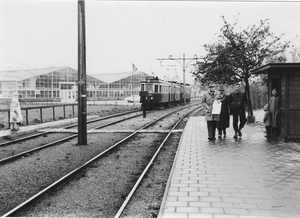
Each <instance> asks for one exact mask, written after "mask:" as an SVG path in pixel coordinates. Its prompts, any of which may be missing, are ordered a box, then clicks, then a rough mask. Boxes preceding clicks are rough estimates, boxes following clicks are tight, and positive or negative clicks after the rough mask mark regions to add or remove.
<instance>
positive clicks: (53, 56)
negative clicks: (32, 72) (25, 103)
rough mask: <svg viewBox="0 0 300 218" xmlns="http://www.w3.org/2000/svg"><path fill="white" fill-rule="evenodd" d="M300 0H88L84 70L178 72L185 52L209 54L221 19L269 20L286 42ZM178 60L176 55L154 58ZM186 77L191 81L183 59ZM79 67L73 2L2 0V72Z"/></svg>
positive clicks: (299, 17) (244, 23)
mask: <svg viewBox="0 0 300 218" xmlns="http://www.w3.org/2000/svg"><path fill="white" fill-rule="evenodd" d="M299 12H300V1H290V2H286V1H278V2H275V1H272V2H257V1H256V2H251V1H248V2H241V1H231V2H230V1H210V2H209V1H97V0H93V1H92V0H86V1H85V19H86V73H87V74H89V75H91V74H104V73H122V72H125V71H131V70H132V63H133V64H134V65H135V66H136V67H137V68H138V70H139V71H143V72H145V73H148V74H151V72H154V74H155V75H157V76H158V77H160V78H162V79H163V78H164V77H167V78H170V79H172V78H175V77H176V76H178V78H179V80H180V81H182V78H183V66H182V58H183V55H185V57H186V58H193V57H194V55H197V57H199V58H201V57H204V56H205V55H206V52H205V50H204V48H203V45H204V44H213V43H214V42H216V41H217V40H218V37H217V36H218V35H219V34H220V29H221V27H222V26H223V25H224V22H223V20H222V18H221V16H225V19H226V20H227V21H228V22H229V23H233V22H234V20H235V17H238V19H239V22H238V25H239V27H240V28H241V29H245V28H247V27H248V26H252V25H258V23H259V21H260V20H264V19H270V20H269V22H270V28H271V31H272V32H274V33H275V34H276V35H278V36H280V35H281V34H282V33H285V36H284V37H283V40H285V41H289V40H294V39H295V38H296V36H297V35H298V36H300V27H299V21H300V13H299ZM169 55H172V57H173V58H181V60H179V61H174V60H173V61H169V60H164V61H162V62H160V61H158V60H157V59H159V58H166V59H167V58H168V57H169ZM187 62H188V61H186V65H187V66H186V67H187V69H186V74H185V80H186V82H188V83H191V82H192V81H193V79H192V77H191V75H190V71H191V64H193V63H194V61H191V62H190V63H189V64H187ZM52 66H68V67H71V68H73V69H76V70H77V68H78V2H77V1H74V0H0V70H1V71H3V70H24V69H37V68H47V67H52Z"/></svg>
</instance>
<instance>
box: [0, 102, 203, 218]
mask: <svg viewBox="0 0 300 218" xmlns="http://www.w3.org/2000/svg"><path fill="white" fill-rule="evenodd" d="M195 105H197V104H195ZM195 105H189V106H185V107H184V108H180V109H177V110H175V111H172V112H171V113H168V114H166V115H163V116H161V117H159V118H158V119H156V120H154V121H152V122H150V123H148V124H146V125H145V126H143V127H141V128H139V129H138V130H136V131H134V132H133V133H132V134H130V135H128V136H127V137H125V138H123V139H122V140H120V141H119V142H117V143H115V144H114V145H112V146H111V147H109V148H107V149H106V150H104V151H102V152H101V153H100V154H98V155H96V156H95V157H93V158H92V159H90V160H88V161H87V162H85V163H84V164H83V165H81V166H79V167H77V168H76V169H74V170H73V171H71V172H70V173H68V174H67V175H65V176H63V177H62V178H60V179H59V180H57V181H55V182H54V183H52V184H51V185H49V186H48V187H46V188H44V189H43V190H41V191H40V192H38V193H37V194H35V195H34V196H32V197H30V198H29V199H28V200H26V201H24V202H23V203H21V204H20V205H18V206H17V207H15V208H13V209H12V210H10V211H8V212H7V213H5V214H4V215H2V216H1V217H11V216H15V215H17V214H18V213H20V212H21V211H22V210H24V209H26V208H27V207H29V206H30V205H31V204H33V203H34V202H36V201H37V200H38V199H40V198H42V197H43V196H44V195H46V194H47V193H48V192H49V191H51V190H53V189H55V188H57V187H59V186H60V185H62V184H64V183H66V182H67V181H68V180H70V179H71V178H72V177H73V176H74V175H75V174H76V173H79V172H80V171H81V170H83V169H86V168H87V167H88V165H89V164H90V163H92V162H94V161H95V160H97V159H99V158H100V157H102V156H103V155H105V154H107V153H108V152H109V151H110V150H112V149H113V148H115V147H117V146H118V145H120V144H121V143H123V142H125V141H126V140H128V139H129V138H131V137H133V136H134V135H136V134H137V133H139V132H140V131H141V130H143V129H145V128H147V127H149V126H151V125H152V124H154V123H156V122H158V121H159V120H162V119H163V118H165V117H167V116H169V115H171V114H173V113H176V112H177V111H179V110H182V109H185V108H188V107H191V106H195Z"/></svg>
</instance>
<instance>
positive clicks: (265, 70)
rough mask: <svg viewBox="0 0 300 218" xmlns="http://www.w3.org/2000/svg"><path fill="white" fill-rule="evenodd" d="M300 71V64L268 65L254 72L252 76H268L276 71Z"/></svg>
mask: <svg viewBox="0 0 300 218" xmlns="http://www.w3.org/2000/svg"><path fill="white" fill-rule="evenodd" d="M291 68H293V69H295V68H298V69H300V63H268V64H266V65H263V66H260V67H258V68H256V69H254V70H253V71H251V74H268V73H270V72H272V70H274V69H291Z"/></svg>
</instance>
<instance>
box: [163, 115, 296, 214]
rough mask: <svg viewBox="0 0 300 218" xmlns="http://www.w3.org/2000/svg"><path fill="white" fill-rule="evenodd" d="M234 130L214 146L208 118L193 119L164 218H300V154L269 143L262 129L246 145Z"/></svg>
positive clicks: (246, 134) (251, 132) (252, 129)
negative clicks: (209, 133) (208, 133)
mask: <svg viewBox="0 0 300 218" xmlns="http://www.w3.org/2000/svg"><path fill="white" fill-rule="evenodd" d="M255 115H256V114H255ZM262 116H263V115H262V113H260V114H258V115H257V116H256V120H262ZM230 125H231V127H229V128H228V129H227V137H226V138H221V139H218V138H217V139H216V140H215V141H212V142H210V141H208V139H207V129H206V121H205V118H204V117H203V116H202V117H201V116H199V117H191V118H189V120H188V122H187V125H186V127H185V129H184V131H183V134H182V137H181V140H180V143H179V147H178V151H177V154H176V158H175V160H174V163H173V168H172V172H171V174H170V177H169V180H168V183H167V187H166V189H165V193H164V197H163V201H162V204H161V207H160V212H159V215H158V217H159V218H204V217H205V218H223V217H224V218H229V217H230V218H259V217H260V218H261V217H289V218H291V217H293V218H296V217H300V206H299V205H300V153H299V152H297V151H296V150H294V149H291V146H287V145H288V144H289V143H284V142H277V141H274V140H271V139H267V138H265V137H264V135H265V133H264V131H265V129H264V126H262V125H259V124H257V123H256V124H255V125H254V124H246V126H245V127H244V129H243V130H242V133H243V136H242V138H241V139H234V138H233V135H234V132H233V130H232V122H231V123H230Z"/></svg>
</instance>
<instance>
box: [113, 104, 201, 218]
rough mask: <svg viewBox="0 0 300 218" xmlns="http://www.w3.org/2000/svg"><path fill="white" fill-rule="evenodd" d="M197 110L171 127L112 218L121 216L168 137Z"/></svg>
mask: <svg viewBox="0 0 300 218" xmlns="http://www.w3.org/2000/svg"><path fill="white" fill-rule="evenodd" d="M198 109H199V108H195V109H194V110H192V111H189V112H188V113H187V114H185V115H184V116H182V117H181V118H180V119H179V120H178V121H177V122H176V123H175V125H174V126H173V127H172V129H171V130H170V131H169V133H168V134H167V136H166V137H165V139H164V140H163V142H162V143H161V144H160V146H159V147H158V149H157V150H156V152H155V153H154V155H153V156H152V158H151V160H150V161H149V163H148V165H147V166H146V168H145V169H144V171H143V172H142V174H141V175H140V177H139V178H138V180H137V181H136V183H135V184H134V186H133V188H132V189H131V191H130V192H129V194H128V195H127V197H126V199H125V201H124V202H123V204H122V206H121V207H120V209H119V210H118V212H117V214H116V215H115V217H114V218H119V217H120V216H121V214H122V212H123V211H124V209H125V207H126V206H127V205H128V202H129V201H130V199H131V198H132V196H133V194H134V193H135V191H136V190H137V188H138V186H139V185H140V183H141V181H142V180H143V178H144V177H145V175H146V173H147V172H148V170H149V169H150V167H151V165H152V164H153V162H154V160H155V158H156V157H157V156H158V154H159V152H160V150H161V148H162V147H163V146H164V144H165V142H166V141H167V140H168V138H169V137H170V135H171V134H172V132H173V130H174V129H175V128H176V127H177V126H178V124H179V123H180V122H181V121H182V120H183V119H184V118H185V117H186V116H188V115H189V114H191V113H192V112H194V111H195V110H198Z"/></svg>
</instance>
